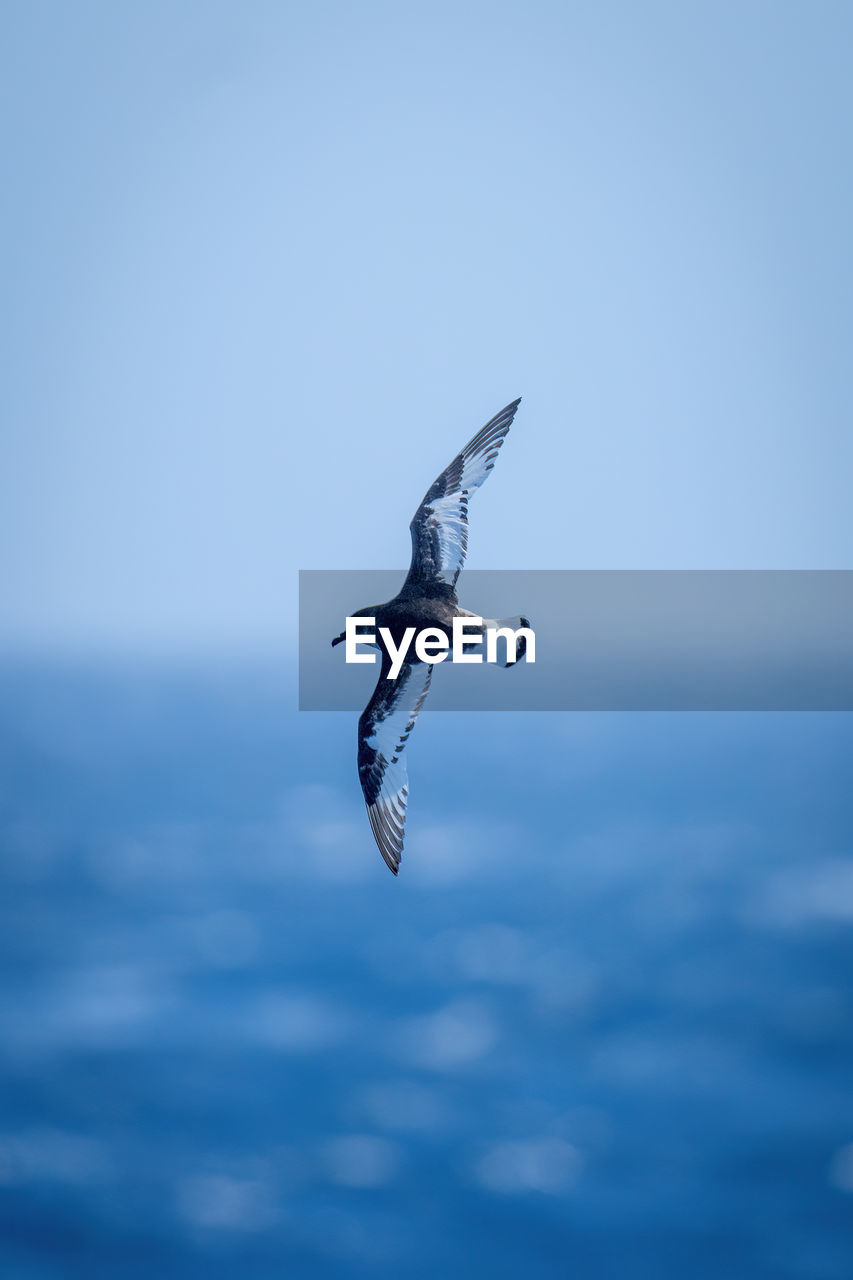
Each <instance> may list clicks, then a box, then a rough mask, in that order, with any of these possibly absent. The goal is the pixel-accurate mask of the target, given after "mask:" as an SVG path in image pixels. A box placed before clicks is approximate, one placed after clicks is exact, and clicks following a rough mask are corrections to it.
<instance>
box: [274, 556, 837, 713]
mask: <svg viewBox="0 0 853 1280" xmlns="http://www.w3.org/2000/svg"><path fill="white" fill-rule="evenodd" d="M404 578H405V571H404V570H376V571H374V570H303V571H302V572H301V573H300V575H299V706H300V709H301V710H303V711H359V710H361V708H362V707H364V705H365V704H366V702H367V701H368V699H369V697H370V695H371V693H372V691H373V687H374V685H375V684H376V681H377V678H378V676H379V662H378V659H377V662H376V663H375V664H374V665H353V664H348V663H346V662H345V660H344V645H343V644H341V645H338V646H337V647H336V648H334V649H333V648H332V647H331V640H332V638H333V637H334V636H336V635H338V634H339V633H340V632H341V631H343V629H344V624H345V619H346V617H347V615H352V614H353V613H354V612H355V611H356V610H357V609H359V608H362V607H364V606H366V605H371V604H376V603H380V602H382V601H385V600H388V599H390V598H392V597H393V596H394V595H396V593H397V592H398V591H399V589H400V587H401V585H402V582H403V579H404ZM459 595H460V601H461V603H462V604H463V605H464V607H465V608H467V609H469V610H472V611H474V612H477V613H479V614H482V615H483V616H484V617H490V618H499V617H504V616H508V615H511V614H516V615H517V614H524V615H525V616H526V617H527V618H529V619H530V623H531V626H532V627H533V629H534V631H535V634H536V662H535V664H534V665H531V664H530V663H527V662H524V661H523V662H520V663H518V664H517V665H516V666H514V667H510V668H508V669H504V668H502V667H496V666H493V665H490V664H487V663H485V662H484V663H483V664H482V665H479V666H478V665H468V664H466V665H454V664H453V663H452V662H451V660H450V658H449V657H448V659H447V660H446V661H445V662H444V663H443V664H441V665H440V666H437V667H436V669H435V672H434V675H433V681H432V688H431V690H430V695H429V698H428V700H427V703H426V708H428V709H430V710H432V711H756V710H764V711H800V710H802V711H833V710H835V711H849V710H853V571H849V570H809V571H797V570H781V571H775V570H773V571H764V570H761V571H751V570H746V571H744V570H732V571H730V570H722V571H716V570H700V571H684V572H682V571H668V570H643V571H631V570H629V571H621V570H607V571H599V570H589V571H582V570H530V571H527V570H524V571H522V570H507V571H503V570H468V571H466V572H465V573H464V574H463V575H462V578H461V579H460V591H459ZM363 652H364V650H363ZM367 652H370V651H369V650H367Z"/></svg>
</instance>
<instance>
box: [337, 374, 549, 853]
mask: <svg viewBox="0 0 853 1280" xmlns="http://www.w3.org/2000/svg"><path fill="white" fill-rule="evenodd" d="M520 403H521V400H520V398H519V399H518V400H513V402H512V404H508V405H507V406H506V408H505V409H502V410H501V411H500V413H499V414H497V415H496V417H494V418H492V419H491V421H490V422H487V423H486V425H485V426H484V427H483V428H482V430H481V431H478V432H477V434H476V435H475V436H474V438H473V439H472V440H470V441H469V442H468V444H467V445H466V446H465V448H464V449H463V450H462V451H461V453H458V454H457V455H456V457H455V458H454V459H453V461H452V462H451V463H450V464H449V465H448V466H447V467H445V469H444V470H443V471H442V473H441V475H440V476H439V477H438V478H437V479H436V480H435V481H434V482H433V483H432V484H431V485H430V487H429V489H428V490H427V492H426V494H425V495H424V499H423V501H422V502H421V504H420V506H419V507H418V509H417V511H416V512H415V514H414V516H413V517H412V522H411V524H410V525H409V529H410V530H411V534H412V562H411V565H410V567H409V573H408V576H407V577H406V580H405V582H404V583H403V586H402V588H401V589H400V591H399V593H398V594H397V595H396V596H395V597H394V599H393V600H388V601H386V603H385V604H377V605H372V606H370V607H369V608H366V609H358V610H356V612H355V613H354V614H352V615H351V616H352V617H356V618H374V619H375V626H376V628H377V630H378V629H379V628H382V627H385V628H387V629H388V631H389V632H390V635H391V637H392V639H393V642H394V645H395V646H396V648H397V651H398V653H399V651H400V645H401V643H402V642H403V641H404V637H405V633H406V631H407V628H411V627H414V628H415V629H416V632H419V631H421V630H422V629H423V628H425V627H431V628H435V629H436V630H437V631H439V632H441V633H442V634H443V635H444V636H445V637H446V638H447V640H448V642H449V641H450V639H451V635H452V629H453V619H454V618H477V619H478V620H480V621H481V623H482V626H481V627H479V632H480V636H479V637H478V636H477V632H478V628H477V627H476V626H475V625H474V624H468V627H467V628H466V631H467V634H468V635H469V636H473V637H475V638H474V640H473V642H472V643H471V644H470V645H468V646H466V649H468V650H469V651H470V650H471V649H473V648H475V647H476V646H477V645H478V644H479V639H480V638H481V637H482V634H483V633H484V632H485V630H486V628H488V627H511V628H512V629H513V631H517V630H518V629H519V628H528V627H529V626H530V623H529V622H528V620H527V619H526V618H524V617H520V616H519V617H515V618H500V619H492V618H486V619H480V615H479V614H473V613H469V611H468V610H467V609H462V608H460V607H459V601H458V599H457V596H456V583H457V580H458V578H459V574H460V572H461V570H462V566H463V564H464V562H465V553H466V551H467V549H468V502H469V499H470V497H471V494H472V493H473V491H474V490H475V489H479V487H480V485H481V484H482V483H483V481H484V480H485V478H486V476H487V475H488V474H489V472H490V471H491V469H492V467H493V466H494V465H495V459H496V457H497V456H498V450H499V449H500V447H501V445H502V444H503V442H504V440H505V439H506V436H507V432H508V431H509V429H510V426H511V424H512V420H513V418H514V417H515V412H516V410H517V408H518V406H519V404H520ZM345 638H346V632H342V633H341V634H340V635H339V636H336V637H335V639H334V640H333V641H332V645H336V644H340V643H341V641H343V640H344V639H345ZM409 639H411V632H410V633H409ZM362 642H363V643H364V642H366V641H362ZM526 647H527V638H526V636H524V635H521V636H518V637H516V640H515V655H514V657H510V655H509V654H508V655H507V657H508V659H509V660H508V661H507V662H506V663H505V665H506V666H511V665H512V664H513V662H515V661H517V660H518V659H520V658H522V657H523V656H524V654H525V652H526ZM381 652H382V665H381V670H380V674H379V679H378V681H377V683H376V688H375V690H374V691H373V697H372V698H371V699H370V701H369V702H368V704H367V706H366V707H365V708H364V711H363V712H362V714H361V716H360V718H359V722H358V776H359V779H360V781H361V788H362V791H363V792H364V801H365V804H366V805H367V816H368V818H369V820H370V826H371V830H372V831H373V835H374V837H375V839H376V843H377V845H378V846H379V852H380V853H381V854H382V857H383V858H384V859H385V862H386V863H387V865H388V867H389V868H390V869H391V871H392V872H393V873H394V875H397V872H398V871H399V869H400V859H401V857H402V854H403V833H404V828H405V823H406V807H407V804H408V796H409V784H408V775H407V772H406V756H405V751H406V743H407V741H408V738H409V734H410V733H411V732H412V729H413V728H414V724H415V720H416V719H417V716H418V712H419V711H420V709H421V707H422V706H423V704H424V700H425V698H426V696H427V692H428V690H429V685H430V680H431V678H432V664H430V663H428V662H423V661H421V660H420V659H419V658H417V656H416V655H415V654H414V653H411V652H409V651H407V654H406V658H405V661H403V663H402V666H401V667H400V670H399V674H398V675H397V676H396V678H395V679H389V678H388V676H389V672H390V671H391V668H392V659H391V657H390V655H389V653H388V649H387V647H386V648H382V649H381Z"/></svg>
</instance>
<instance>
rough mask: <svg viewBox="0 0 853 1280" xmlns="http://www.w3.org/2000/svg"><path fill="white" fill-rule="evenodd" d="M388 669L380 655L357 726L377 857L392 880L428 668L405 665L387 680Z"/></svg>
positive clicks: (385, 658)
mask: <svg viewBox="0 0 853 1280" xmlns="http://www.w3.org/2000/svg"><path fill="white" fill-rule="evenodd" d="M389 665H390V660H389V658H388V656H387V654H384V655H383V662H382V671H381V673H380V675H379V680H378V682H377V685H376V688H375V689H374V691H373V697H372V698H371V699H370V701H369V702H368V704H367V706H366V707H365V708H364V711H363V712H362V713H361V716H360V718H359V721H358V776H359V779H360V781H361V789H362V791H363V792H364V801H365V804H366V805H367V816H368V818H369V819H370V826H371V828H372V830H373V834H374V836H375V838H376V843H377V844H378V846H379V852H380V853H381V854H382V857H383V858H384V859H385V861H386V862H387V864H388V866H389V867H390V869H391V870H392V871H393V873H394V875H396V874H397V872H398V870H399V867H400V858H401V857H402V854H403V829H404V827H405V825H406V805H407V804H408V799H409V783H408V775H407V774H406V756H405V751H406V740H407V739H408V737H409V734H410V733H411V732H412V729H413V728H414V724H415V720H416V718H417V714H418V712H419V711H420V709H421V707H422V706H423V704H424V698H425V697H426V696H427V690H428V689H429V682H430V677H431V676H432V667H431V666H428V665H427V663H425V662H404V663H403V667H402V669H401V671H400V674H399V675H398V677H397V679H396V680H386V678H385V677H386V675H387V672H388V668H389Z"/></svg>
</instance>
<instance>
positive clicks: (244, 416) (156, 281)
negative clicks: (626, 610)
mask: <svg viewBox="0 0 853 1280" xmlns="http://www.w3.org/2000/svg"><path fill="white" fill-rule="evenodd" d="M4 29H5V34H4V40H3V52H2V54H0V57H2V59H3V64H4V65H3V69H2V77H0V82H2V86H3V87H2V91H1V92H2V94H3V98H4V110H3V112H2V125H0V128H1V129H2V147H3V154H4V172H5V174H6V178H5V181H4V189H5V191H4V197H3V203H2V213H1V214H0V216H2V245H3V249H2V253H3V255H4V264H3V270H4V281H5V294H6V306H5V307H4V309H3V316H2V319H0V326H2V335H1V336H2V343H3V349H4V351H5V353H6V370H5V374H4V378H3V382H2V388H0V415H2V421H3V432H2V458H0V573H2V578H3V581H4V593H3V594H4V605H5V608H4V612H5V614H6V617H5V619H4V627H3V630H4V632H5V634H6V643H7V645H11V646H12V647H13V648H32V647H38V648H46V647H47V648H60V649H71V648H74V649H81V648H82V649H96V650H103V649H104V648H106V649H111V650H114V651H116V652H132V651H139V650H142V651H144V652H166V653H168V652H174V651H199V650H201V649H202V648H206V649H214V650H221V651H233V652H254V651H281V650H283V649H284V650H287V649H290V648H292V646H293V645H294V644H295V623H296V619H295V602H296V571H297V569H298V568H300V567H303V568H322V567H329V568H374V567H375V568H381V567H394V566H397V565H399V566H402V565H404V563H405V562H406V561H407V558H408V534H407V528H406V526H407V524H408V520H409V518H410V516H411V513H412V510H413V508H414V506H415V504H416V503H417V501H418V500H419V499H420V497H421V495H422V493H423V491H424V489H425V488H426V486H427V485H428V483H429V482H430V480H431V479H432V477H433V476H434V474H435V473H436V472H437V471H438V470H439V469H440V468H441V467H442V466H444V464H445V463H446V462H447V461H448V460H449V458H450V457H451V456H452V454H453V453H454V452H455V451H456V449H457V448H458V447H459V446H460V445H461V444H462V443H464V441H465V440H466V439H467V438H468V437H469V436H470V435H471V434H472V433H473V431H474V430H475V429H476V428H477V427H478V426H479V425H480V424H481V423H482V422H483V421H485V420H486V419H487V418H488V417H489V416H491V415H492V414H493V413H494V412H496V411H497V410H498V409H500V408H501V407H502V405H504V404H505V403H506V402H507V401H509V400H510V399H512V398H514V397H515V396H516V395H519V394H520V395H522V396H523V397H524V399H523V403H522V407H521V410H520V412H519V415H518V418H517V420H516V424H515V426H514V428H513V432H512V434H511V437H510V440H509V442H508V445H507V447H506V449H505V450H504V453H503V456H502V458H501V463H500V469H499V475H500V481H499V482H498V479H497V474H498V473H496V478H494V479H492V480H491V481H490V484H489V486H487V487H486V489H484V491H483V493H482V494H481V495H479V496H478V498H477V504H476V508H475V512H474V523H473V526H472V538H471V553H470V558H469V564H471V565H472V566H475V567H479V568H487V567H488V568H603V567H611V568H669V567H677V568H691V567H696V568H727V567H731V568H822V567H826V568H844V567H849V566H850V561H851V549H853V530H852V529H851V522H850V519H849V476H850V463H851V443H850V440H851V435H850V431H849V427H848V418H849V404H850V394H849V392H850V385H849V384H850V362H849V351H850V331H851V309H853V301H851V299H853V288H851V284H853V282H851V278H850V277H851V255H850V252H849V228H850V226H851V225H853V207H851V206H853V186H851V179H850V174H851V172H853V170H851V164H850V161H851V154H850V153H851V128H850V120H851V104H853V88H851V82H850V76H849V57H848V50H849V48H850V40H851V36H853V12H851V10H850V9H849V7H847V6H844V5H841V4H817V5H811V6H805V5H791V4H770V3H750V4H748V5H742V4H722V5H721V4H713V5H711V4H691V5H687V6H685V5H677V4H645V5H643V6H637V5H634V4H603V5H594V6H593V5H588V4H587V5H576V4H575V5H573V4H532V5H525V6H517V5H501V4H489V5H488V6H485V5H479V4H468V5H465V6H462V8H461V9H460V8H459V7H457V6H450V5H444V4H438V5H432V6H430V7H429V8H428V9H424V8H422V7H419V6H418V7H416V6H397V5H378V4H366V5H359V6H350V5H336V4H317V5H311V6H297V5H285V4H272V3H254V4H252V5H251V6H245V7H244V6H237V5H234V4H210V3H205V4H194V3H182V4H180V5H177V6H176V5H173V4H156V3H155V4H146V5H145V6H133V7H131V6H114V5H108V4H92V3H79V4H75V5H74V6H73V7H67V6H64V5H60V4H44V3H41V4H39V3H35V4H26V5H24V4H11V5H8V6H7V7H6V10H5V23H4Z"/></svg>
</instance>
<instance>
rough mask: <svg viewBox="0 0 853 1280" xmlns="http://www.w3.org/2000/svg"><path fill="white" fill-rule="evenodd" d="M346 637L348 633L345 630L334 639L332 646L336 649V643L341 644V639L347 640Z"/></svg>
mask: <svg viewBox="0 0 853 1280" xmlns="http://www.w3.org/2000/svg"><path fill="white" fill-rule="evenodd" d="M346 638H347V633H346V632H345V631H342V632H341V634H340V635H339V636H335V638H334V640H333V641H332V648H333V649H334V647H335V645H336V644H340V643H341V641H342V640H346Z"/></svg>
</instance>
